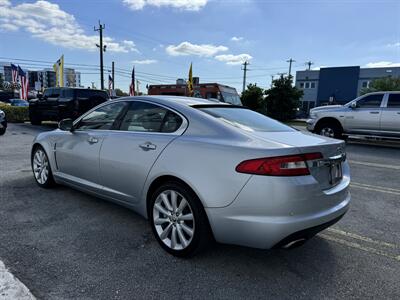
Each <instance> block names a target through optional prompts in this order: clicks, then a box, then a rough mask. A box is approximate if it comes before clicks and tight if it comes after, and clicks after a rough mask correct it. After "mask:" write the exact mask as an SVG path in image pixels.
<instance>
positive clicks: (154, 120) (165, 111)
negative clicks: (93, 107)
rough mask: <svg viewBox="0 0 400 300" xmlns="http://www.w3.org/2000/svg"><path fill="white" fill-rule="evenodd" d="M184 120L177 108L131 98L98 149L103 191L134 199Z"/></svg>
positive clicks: (179, 130)
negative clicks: (118, 123)
mask: <svg viewBox="0 0 400 300" xmlns="http://www.w3.org/2000/svg"><path fill="white" fill-rule="evenodd" d="M186 124H187V122H186V121H185V119H184V118H183V117H182V116H180V115H179V114H178V113H177V112H174V111H172V110H170V109H169V108H166V107H164V106H160V105H157V104H154V103H150V102H146V101H139V100H137V101H131V104H130V107H129V109H128V111H127V113H126V115H125V116H124V118H123V119H122V121H121V124H120V127H119V129H120V130H118V131H112V132H110V134H109V135H107V137H106V138H105V140H104V142H103V145H102V147H101V151H100V176H101V184H102V185H103V186H104V190H103V193H105V194H106V195H107V196H109V197H112V198H114V199H117V200H120V201H124V202H129V203H131V204H132V203H135V202H136V201H138V200H139V199H140V196H141V192H142V189H143V186H144V184H145V181H146V178H147V175H148V173H149V172H150V170H151V167H152V166H153V164H154V162H155V161H156V159H157V158H158V156H159V155H160V154H161V152H162V151H163V150H164V149H165V147H167V146H168V144H169V143H170V142H172V141H173V140H174V139H175V138H177V137H178V136H180V135H181V134H182V133H183V131H184V128H185V126H186Z"/></svg>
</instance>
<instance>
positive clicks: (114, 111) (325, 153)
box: [31, 96, 350, 257]
mask: <svg viewBox="0 0 400 300" xmlns="http://www.w3.org/2000/svg"><path fill="white" fill-rule="evenodd" d="M31 161H32V170H33V174H34V177H35V179H36V182H37V183H38V185H39V186H41V187H44V188H48V187H51V186H53V185H54V184H55V183H57V184H64V185H68V186H71V187H73V188H76V189H79V190H81V191H84V192H87V193H90V194H92V195H95V196H98V197H101V198H104V199H107V200H111V201H114V202H117V203H119V204H122V205H124V206H127V207H129V208H131V209H133V210H134V211H136V212H137V213H139V214H141V215H142V216H144V217H145V218H148V219H149V221H150V225H151V228H152V230H153V232H154V235H155V237H156V239H157V241H158V242H159V243H160V245H161V246H162V247H163V248H164V249H165V250H166V251H168V252H169V253H171V254H173V255H176V256H181V257H182V256H191V255H193V254H195V253H197V252H198V251H200V250H202V249H204V248H206V247H207V245H209V244H210V243H211V242H212V241H213V240H216V241H217V242H221V243H227V244H236V245H242V246H248V247H255V248H261V249H269V248H274V247H283V248H291V247H294V246H298V245H300V244H302V243H303V242H305V241H306V240H308V239H310V238H311V237H312V236H314V235H315V234H316V233H318V232H319V231H321V230H323V229H325V228H327V227H328V226H330V225H332V224H334V223H335V222H337V221H338V220H339V219H340V218H341V217H342V216H343V215H344V214H345V213H346V211H347V209H348V207H349V202H350V193H349V191H348V187H349V183H350V174H349V166H348V163H347V161H346V154H345V149H344V143H343V141H339V140H335V139H331V138H328V137H322V136H317V135H314V134H311V133H305V132H301V131H298V130H296V129H293V128H291V127H289V126H286V125H284V124H282V123H279V122H277V121H275V120H273V119H270V118H268V117H265V116H264V115H261V114H259V113H256V112H254V111H251V110H249V109H246V108H244V107H241V106H233V105H229V104H222V103H218V102H213V101H208V100H204V99H196V98H184V97H174V96H152V97H128V98H120V99H118V100H112V101H108V102H106V103H103V104H101V105H99V106H97V107H95V108H93V109H92V110H90V111H89V112H87V113H86V114H84V115H83V116H81V117H79V118H78V119H77V120H75V121H72V120H69V119H66V120H63V121H61V122H60V124H59V129H57V130H54V131H51V132H43V133H40V134H39V135H38V136H37V137H36V139H35V140H34V142H33V146H32V154H31Z"/></svg>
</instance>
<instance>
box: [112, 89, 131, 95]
mask: <svg viewBox="0 0 400 300" xmlns="http://www.w3.org/2000/svg"><path fill="white" fill-rule="evenodd" d="M115 95H117V96H118V97H124V96H128V94H127V93H125V92H123V91H122V90H121V89H119V88H116V89H115Z"/></svg>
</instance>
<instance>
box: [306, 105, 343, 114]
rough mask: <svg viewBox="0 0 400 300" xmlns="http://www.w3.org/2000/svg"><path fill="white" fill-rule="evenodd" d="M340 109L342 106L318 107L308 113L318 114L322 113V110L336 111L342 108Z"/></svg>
mask: <svg viewBox="0 0 400 300" xmlns="http://www.w3.org/2000/svg"><path fill="white" fill-rule="evenodd" d="M342 107H343V105H325V106H318V107H315V108H312V109H310V112H318V111H324V110H331V109H338V108H342Z"/></svg>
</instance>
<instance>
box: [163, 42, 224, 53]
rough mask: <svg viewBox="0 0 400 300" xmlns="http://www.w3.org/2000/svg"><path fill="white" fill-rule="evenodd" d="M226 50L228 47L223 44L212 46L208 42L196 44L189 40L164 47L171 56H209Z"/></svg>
mask: <svg viewBox="0 0 400 300" xmlns="http://www.w3.org/2000/svg"><path fill="white" fill-rule="evenodd" d="M227 50H228V48H227V47H225V46H214V45H209V44H203V45H196V44H192V43H190V42H182V43H180V44H179V45H176V46H175V45H169V46H167V47H166V48H165V51H166V52H167V53H168V54H169V55H172V56H182V55H197V56H205V57H210V56H214V55H215V54H217V53H219V52H222V51H227Z"/></svg>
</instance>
